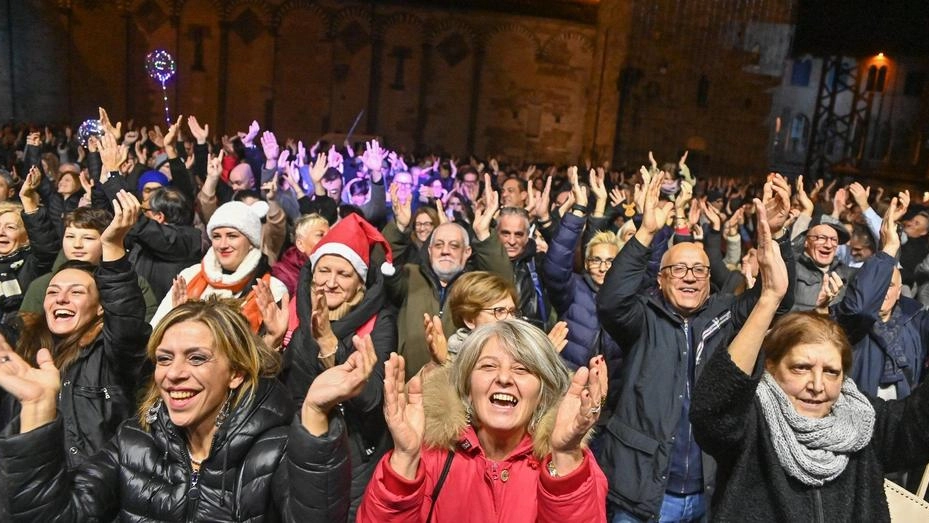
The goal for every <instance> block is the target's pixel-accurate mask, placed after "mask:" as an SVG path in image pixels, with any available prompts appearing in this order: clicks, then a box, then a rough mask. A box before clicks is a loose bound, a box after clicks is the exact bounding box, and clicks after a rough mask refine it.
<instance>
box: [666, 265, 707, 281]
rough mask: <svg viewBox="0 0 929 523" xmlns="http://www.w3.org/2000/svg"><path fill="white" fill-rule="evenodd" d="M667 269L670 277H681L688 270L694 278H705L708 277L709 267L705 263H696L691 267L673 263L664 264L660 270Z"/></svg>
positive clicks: (685, 274)
mask: <svg viewBox="0 0 929 523" xmlns="http://www.w3.org/2000/svg"><path fill="white" fill-rule="evenodd" d="M666 269H667V270H668V272H670V273H671V277H672V278H677V279H679V280H680V279H682V278H684V277H685V276H687V271H690V273H691V274H693V275H694V279H697V280H705V279H707V278H709V277H710V268H709V267H707V266H706V265H702V264H699V263H698V264H696V265H694V266H693V267H688V266H687V265H685V264H683V263H675V264H674V265H665V266H664V267H662V268H661V269H660V270H662V271H663V270H666Z"/></svg>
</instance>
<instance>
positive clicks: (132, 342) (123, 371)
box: [0, 256, 152, 467]
mask: <svg viewBox="0 0 929 523" xmlns="http://www.w3.org/2000/svg"><path fill="white" fill-rule="evenodd" d="M94 279H95V281H96V284H97V291H98V293H99V295H100V305H101V306H102V307H103V330H102V331H101V332H100V334H99V335H98V336H97V337H96V338H95V339H94V340H93V341H92V342H91V343H90V345H88V346H87V347H85V348H84V349H82V350H81V352H80V355H79V356H78V357H77V359H76V360H75V361H74V362H73V363H71V365H70V366H69V367H68V368H67V369H66V370H65V371H64V372H63V373H62V376H61V393H60V396H59V397H60V399H59V403H58V410H59V412H60V413H61V417H62V419H63V425H64V431H65V438H64V445H65V447H64V448H66V449H67V451H68V465H69V466H70V467H75V466H77V465H78V464H80V463H81V462H82V461H83V460H84V459H86V458H87V457H88V456H90V455H92V454H94V453H95V452H97V450H99V449H100V448H101V447H103V445H104V444H105V443H106V442H107V441H109V440H110V438H112V437H113V435H114V434H115V433H116V430H117V429H118V427H119V425H120V423H122V422H123V421H124V420H126V419H127V418H129V417H131V416H132V415H133V414H134V413H135V406H136V395H137V392H138V390H139V386H140V384H141V383H143V382H144V381H145V380H146V378H147V375H148V373H149V372H150V371H151V367H150V366H149V365H146V357H145V346H146V344H147V343H148V338H149V336H150V334H151V331H152V329H151V326H150V325H149V324H148V323H147V322H146V321H145V300H144V299H143V298H142V291H141V290H140V289H139V284H138V278H137V277H136V274H135V272H134V271H133V270H132V267H131V266H130V265H129V260H128V259H127V257H125V256H124V257H123V258H121V259H119V260H117V261H113V262H102V263H101V264H100V266H99V267H98V268H97V271H96V273H95V275H94ZM0 396H2V405H0V426H5V425H7V424H8V423H9V422H10V421H11V419H12V417H13V416H15V415H17V414H18V412H19V403H18V402H17V401H16V399H15V398H13V397H12V396H10V395H7V394H5V393H2V392H0Z"/></svg>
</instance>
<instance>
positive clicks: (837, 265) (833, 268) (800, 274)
mask: <svg viewBox="0 0 929 523" xmlns="http://www.w3.org/2000/svg"><path fill="white" fill-rule="evenodd" d="M803 238H804V236H799V237H798V239H803ZM794 254H795V257H796V263H795V265H796V271H797V279H796V288H797V290H796V296H795V299H794V308H793V310H795V311H808V310H812V309H814V308H816V298H818V297H819V291H820V289H822V286H823V271H822V270H821V269H820V268H819V267H818V266H817V265H816V264H815V263H814V262H813V260H812V259H811V258H810V257H809V256H808V255H807V254H806V253H805V252H803V243H802V242H798V243H796V244H795V246H794ZM828 270H829V272H834V273H836V274H838V275H839V277H840V278H842V281H843V282H844V283H845V285H846V286H848V283H849V280H851V279H852V278H853V277H854V276H855V269H854V268H852V267H849V266H848V265H845V264H844V263H842V262H841V261H839V259H838V257H836V259H834V260H832V264H831V265H830V266H829V269H828ZM845 290H846V287H842V290H841V291H839V295H838V296H836V297H835V298H834V299H833V301H832V303H838V302H839V301H841V300H842V298H843V297H844V296H845Z"/></svg>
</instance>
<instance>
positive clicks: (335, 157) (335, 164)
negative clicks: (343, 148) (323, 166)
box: [329, 145, 344, 172]
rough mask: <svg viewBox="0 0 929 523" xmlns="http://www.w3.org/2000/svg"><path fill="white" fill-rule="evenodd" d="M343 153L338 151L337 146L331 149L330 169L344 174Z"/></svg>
mask: <svg viewBox="0 0 929 523" xmlns="http://www.w3.org/2000/svg"><path fill="white" fill-rule="evenodd" d="M343 160H344V159H343V158H342V153H340V152H339V151H337V150H336V148H335V145H333V146H331V147H329V167H331V168H333V169H335V170H337V171H339V172H342V162H343Z"/></svg>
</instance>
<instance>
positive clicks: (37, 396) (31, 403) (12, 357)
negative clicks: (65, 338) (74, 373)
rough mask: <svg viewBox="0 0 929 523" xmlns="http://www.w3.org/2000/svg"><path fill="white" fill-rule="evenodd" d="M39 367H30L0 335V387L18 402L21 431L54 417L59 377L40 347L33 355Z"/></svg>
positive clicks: (50, 360)
mask: <svg viewBox="0 0 929 523" xmlns="http://www.w3.org/2000/svg"><path fill="white" fill-rule="evenodd" d="M36 362H37V363H38V364H39V367H38V368H36V367H33V366H32V365H30V364H29V363H28V362H26V361H25V360H24V359H22V358H21V357H20V356H19V354H16V352H15V351H14V350H13V348H12V347H10V345H9V344H8V343H7V342H6V339H4V338H3V337H2V336H0V388H2V389H3V390H5V391H7V392H8V393H9V394H11V395H12V396H13V397H15V398H16V399H17V400H19V402H20V404H21V405H22V408H21V411H20V428H19V432H20V433H21V434H23V433H26V432H29V431H31V430H33V429H35V428H38V427H41V426H42V425H45V424H47V423H49V422H51V421H52V420H54V419H55V416H56V415H57V413H56V405H57V401H58V391H59V390H61V376H60V373H59V371H58V369H57V368H55V362H54V360H52V354H51V353H50V352H49V351H48V349H40V350H39V353H38V354H37V355H36Z"/></svg>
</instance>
